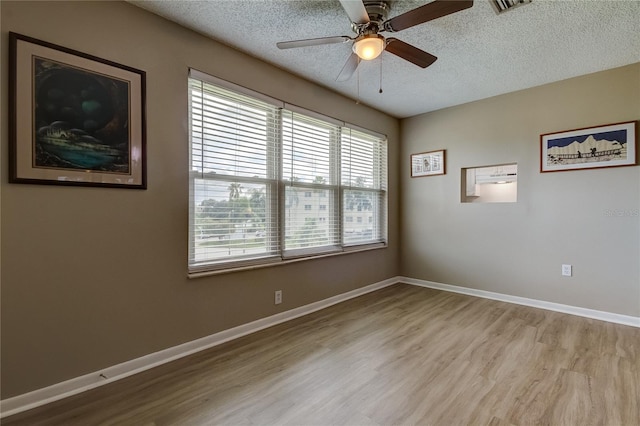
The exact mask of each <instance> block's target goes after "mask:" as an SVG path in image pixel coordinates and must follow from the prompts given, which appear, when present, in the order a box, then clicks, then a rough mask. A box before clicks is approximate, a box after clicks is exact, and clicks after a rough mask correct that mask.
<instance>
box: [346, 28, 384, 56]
mask: <svg viewBox="0 0 640 426" xmlns="http://www.w3.org/2000/svg"><path fill="white" fill-rule="evenodd" d="M383 50H384V38H383V37H382V36H380V35H377V34H374V35H368V36H362V38H360V39H358V40H356V42H355V43H354V44H353V51H354V52H355V53H356V55H358V57H359V58H360V59H363V60H365V61H370V60H372V59H375V58H377V57H378V56H380V54H381V53H382V51H383Z"/></svg>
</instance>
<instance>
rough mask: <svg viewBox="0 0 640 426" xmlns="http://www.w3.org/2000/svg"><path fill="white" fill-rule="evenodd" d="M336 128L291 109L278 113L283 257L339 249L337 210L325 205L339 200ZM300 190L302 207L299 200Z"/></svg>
mask: <svg viewBox="0 0 640 426" xmlns="http://www.w3.org/2000/svg"><path fill="white" fill-rule="evenodd" d="M339 132H340V128H339V127H338V126H336V125H333V124H330V123H326V122H322V121H320V120H317V119H314V118H310V117H306V116H304V115H302V114H299V113H296V112H292V111H286V110H285V111H283V113H282V158H283V161H282V162H283V173H282V178H283V181H284V188H285V200H286V202H285V206H284V229H285V239H284V250H285V253H286V255H287V256H290V255H294V256H295V255H297V254H309V253H314V252H326V251H332V250H339V249H340V233H339V232H340V231H339V217H338V215H337V213H338V210H337V208H327V205H333V206H337V205H338V202H339V200H338V191H339V184H338V179H339V176H338V172H337V170H338V134H339ZM302 194H304V198H305V200H304V203H305V206H304V209H302V208H300V203H299V199H300V197H301V195H302ZM322 205H324V206H325V207H324V209H322V208H321V206H322ZM333 206H332V207H333Z"/></svg>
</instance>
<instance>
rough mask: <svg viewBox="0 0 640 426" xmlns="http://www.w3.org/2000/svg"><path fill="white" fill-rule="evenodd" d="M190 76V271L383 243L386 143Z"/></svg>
mask: <svg viewBox="0 0 640 426" xmlns="http://www.w3.org/2000/svg"><path fill="white" fill-rule="evenodd" d="M203 76H205V75H204V74H202V73H199V72H197V71H192V74H191V76H190V78H189V104H190V110H189V117H190V128H189V130H190V153H191V156H190V158H191V167H190V206H189V271H190V272H194V273H197V272H203V271H207V270H215V269H226V268H234V267H242V266H246V265H253V264H256V263H261V262H278V261H282V260H283V259H287V258H289V257H298V256H313V255H317V254H326V253H331V252H338V251H342V250H345V248H346V247H349V246H361V245H367V244H377V245H380V244H382V245H384V244H386V220H387V218H386V217H387V213H386V212H387V206H386V202H387V201H386V200H387V195H386V190H387V188H386V185H387V183H386V182H387V175H386V173H387V151H386V149H387V148H386V139H385V138H384V137H382V136H376V135H372V134H368V133H367V132H364V131H360V130H357V129H352V128H350V127H349V126H346V125H344V123H341V122H338V121H337V120H335V119H329V118H326V119H325V118H324V117H322V116H320V115H319V114H316V113H312V112H306V111H304V110H302V109H300V108H297V107H291V108H290V107H289V106H287V107H286V108H283V106H284V104H283V103H282V102H279V101H276V100H273V102H270V101H271V100H272V99H270V98H268V97H265V96H263V95H262V96H260V95H257V96H252V95H251V91H250V90H248V89H241V90H234V88H233V87H230V86H232V85H230V84H229V83H226V84H223V85H222V86H224V87H221V85H219V84H215V81H216V80H215V79H214V78H211V79H208V78H204V77H203Z"/></svg>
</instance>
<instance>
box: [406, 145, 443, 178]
mask: <svg viewBox="0 0 640 426" xmlns="http://www.w3.org/2000/svg"><path fill="white" fill-rule="evenodd" d="M445 151H446V150H444V149H441V150H439V151H430V152H421V153H419V154H411V177H422V176H433V175H443V174H445Z"/></svg>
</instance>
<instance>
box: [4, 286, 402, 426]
mask: <svg viewBox="0 0 640 426" xmlns="http://www.w3.org/2000/svg"><path fill="white" fill-rule="evenodd" d="M396 283H398V278H397V277H395V278H389V279H387V280H384V281H380V282H378V283H375V284H371V285H368V286H366V287H362V288H358V289H355V290H352V291H349V292H347V293H343V294H339V295H337V296H333V297H330V298H328V299H324V300H320V301H318V302H314V303H311V304H309V305H305V306H300V307H298V308H294V309H291V310H289V311H286V312H281V313H278V314H275V315H272V316H270V317H267V318H262V319H259V320H256V321H253V322H250V323H248V324H243V325H240V326H238V327H234V328H231V329H228V330H224V331H221V332H218V333H215V334H212V335H209V336H206V337H203V338H201V339H197V340H193V341H191V342H187V343H184V344H181V345H178V346H174V347H171V348H167V349H164V350H161V351H159V352H155V353H152V354H149V355H145V356H142V357H140V358H136V359H132V360H130V361H125V362H123V363H121V364H118V365H114V366H112V367H108V368H105V369H103V370H100V371H96V372H94V373H89V374H85V375H84V376H80V377H76V378H73V379H70V380H67V381H64V382H61V383H56V384H55V385H51V386H47V387H46V388H42V389H37V390H35V391H32V392H28V393H25V394H22V395H18V396H15V397H13V398H7V399H4V400H2V401H0V418H4V417H8V416H11V415H13V414H17V413H20V412H23V411H26V410H30V409H32V408H36V407H39V406H41V405H45V404H48V403H51V402H54V401H58V400H60V399H63V398H67V397H69V396H72V395H76V394H79V393H82V392H85V391H88V390H90V389H93V388H97V387H98V386H103V385H106V384H107V383H111V382H114V381H116V380H120V379H124V378H125V377H129V376H131V375H133V374H136V373H140V372H142V371H145V370H149V369H151V368H153V367H157V366H159V365H162V364H165V363H167V362H170V361H174V360H176V359H179V358H183V357H185V356H188V355H191V354H194V353H196V352H200V351H202V350H205V349H209V348H212V347H214V346H217V345H220V344H222V343H225V342H228V341H230V340H233V339H237V338H239V337H242V336H246V335H247V334H251V333H255V332H256V331H260V330H263V329H265V328H268V327H272V326H274V325H277V324H281V323H283V322H286V321H290V320H292V319H295V318H298V317H301V316H304V315H307V314H310V313H312V312H315V311H319V310H321V309H324V308H327V307H329V306H332V305H335V304H337V303H340V302H344V301H346V300H349V299H353V298H354V297H358V296H362V295H363V294H366V293H370V292H372V291H376V290H379V289H381V288H384V287H388V286H390V285H393V284H396Z"/></svg>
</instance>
